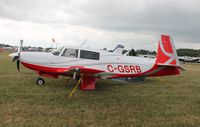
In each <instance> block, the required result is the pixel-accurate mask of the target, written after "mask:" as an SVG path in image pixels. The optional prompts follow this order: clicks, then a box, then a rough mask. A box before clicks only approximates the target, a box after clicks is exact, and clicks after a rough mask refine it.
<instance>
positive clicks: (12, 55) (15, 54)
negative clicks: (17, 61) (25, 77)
mask: <svg viewBox="0 0 200 127" xmlns="http://www.w3.org/2000/svg"><path fill="white" fill-rule="evenodd" d="M9 56H10V57H12V58H14V57H15V56H18V53H17V52H15V53H11V54H9Z"/></svg>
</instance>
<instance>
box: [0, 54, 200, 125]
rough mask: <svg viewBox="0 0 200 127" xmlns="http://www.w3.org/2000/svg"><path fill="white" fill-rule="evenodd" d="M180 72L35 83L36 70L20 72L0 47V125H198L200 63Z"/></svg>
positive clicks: (22, 70) (47, 80)
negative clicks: (84, 86)
mask: <svg viewBox="0 0 200 127" xmlns="http://www.w3.org/2000/svg"><path fill="white" fill-rule="evenodd" d="M184 67H185V68H186V69H187V71H185V72H183V73H182V74H181V75H180V76H172V77H162V78H161V80H159V78H147V80H146V81H145V82H137V83H130V84H125V83H120V82H114V81H109V80H99V81H98V82H97V89H96V90H95V91H87V92H83V91H81V90H77V91H76V92H75V94H74V95H73V96H72V97H71V98H70V99H69V98H68V97H67V95H68V94H69V92H70V90H71V89H72V88H73V85H72V84H73V81H72V80H71V81H69V82H68V83H66V77H60V78H59V79H58V80H56V79H46V85H45V86H42V87H41V86H37V85H36V84H35V79H36V78H37V76H36V75H35V74H34V72H32V71H30V70H28V69H26V68H24V67H21V71H20V73H18V72H17V70H16V65H15V64H13V63H12V62H11V59H10V58H9V57H8V53H0V126H20V127H21V126H37V127H39V126H53V127H61V126H77V127H82V126H87V127H98V126H107V127H110V126H114V127H116V126H120V127H121V126H128V127H129V126H136V127H177V126H178V127H183V126H185V127H197V126H199V125H200V64H199V65H198V64H190V65H189V64H188V65H184Z"/></svg>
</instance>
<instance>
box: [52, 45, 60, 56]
mask: <svg viewBox="0 0 200 127" xmlns="http://www.w3.org/2000/svg"><path fill="white" fill-rule="evenodd" d="M62 49H63V47H61V48H58V49H54V50H53V51H52V54H53V55H56V56H58V55H59V54H60V52H61V51H62Z"/></svg>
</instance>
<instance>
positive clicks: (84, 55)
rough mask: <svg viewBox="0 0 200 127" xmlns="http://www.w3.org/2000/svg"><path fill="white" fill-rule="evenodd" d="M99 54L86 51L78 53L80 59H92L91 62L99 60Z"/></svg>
mask: <svg viewBox="0 0 200 127" xmlns="http://www.w3.org/2000/svg"><path fill="white" fill-rule="evenodd" d="M99 56H100V55H99V53H98V52H92V51H86V50H81V52H80V58H84V59H92V60H99Z"/></svg>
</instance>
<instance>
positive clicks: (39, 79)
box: [36, 77, 45, 85]
mask: <svg viewBox="0 0 200 127" xmlns="http://www.w3.org/2000/svg"><path fill="white" fill-rule="evenodd" d="M36 84H37V85H44V84H45V81H44V79H43V78H40V77H39V78H38V79H37V80H36Z"/></svg>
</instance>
